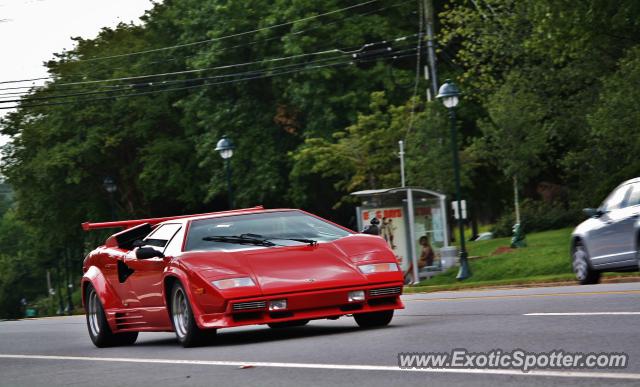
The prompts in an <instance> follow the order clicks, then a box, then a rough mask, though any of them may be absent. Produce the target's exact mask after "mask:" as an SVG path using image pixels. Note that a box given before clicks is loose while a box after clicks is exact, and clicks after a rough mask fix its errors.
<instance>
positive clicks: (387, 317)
mask: <svg viewBox="0 0 640 387" xmlns="http://www.w3.org/2000/svg"><path fill="white" fill-rule="evenodd" d="M393 312H395V311H394V310H385V311H382V312H370V313H358V314H354V315H353V318H354V319H355V320H356V323H357V324H358V325H359V326H360V327H361V328H375V327H383V326H386V325H389V323H390V322H391V320H392V319H393Z"/></svg>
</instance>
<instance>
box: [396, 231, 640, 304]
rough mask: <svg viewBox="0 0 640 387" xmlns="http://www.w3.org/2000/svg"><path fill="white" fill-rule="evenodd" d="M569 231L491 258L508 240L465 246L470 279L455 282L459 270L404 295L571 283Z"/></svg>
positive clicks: (536, 237)
mask: <svg viewBox="0 0 640 387" xmlns="http://www.w3.org/2000/svg"><path fill="white" fill-rule="evenodd" d="M571 230H572V229H570V228H565V229H560V230H552V231H544V232H539V233H531V234H528V235H527V245H528V246H527V247H525V248H521V249H514V250H513V251H509V252H505V253H502V254H497V255H494V252H495V251H496V250H497V249H498V248H500V247H508V246H509V244H510V243H511V238H497V239H492V240H487V241H478V242H468V243H467V250H468V252H469V256H471V257H474V258H472V259H471V260H470V261H469V264H470V266H471V271H472V273H473V275H472V276H471V278H468V279H466V280H464V281H458V280H457V279H456V274H457V273H458V268H457V267H454V268H452V269H450V270H448V271H447V272H445V273H443V274H441V275H438V276H435V277H433V278H431V279H427V280H424V281H422V282H421V283H420V284H419V285H416V286H407V287H406V288H405V293H413V292H430V291H440V290H456V289H464V288H474V287H484V286H499V285H520V284H535V283H545V282H562V281H573V280H574V277H573V273H572V272H571V261H570V258H569V241H570V235H571ZM629 275H636V276H637V275H638V273H637V272H636V273H611V274H606V275H605V276H606V277H611V276H629Z"/></svg>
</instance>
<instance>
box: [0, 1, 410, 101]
mask: <svg viewBox="0 0 640 387" xmlns="http://www.w3.org/2000/svg"><path fill="white" fill-rule="evenodd" d="M375 1H379V0H375ZM375 1H370V2H375ZM412 1H413V0H406V1H401V2H398V3H396V4H393V5H390V6H386V7H381V8H378V9H375V10H372V11H367V12H364V13H359V14H356V15H346V16H343V17H342V18H340V19H338V20H334V21H331V22H328V23H323V24H321V25H318V26H315V27H311V28H307V29H304V30H300V31H295V32H291V33H289V34H284V35H278V36H273V37H270V38H264V39H257V40H253V41H250V42H248V43H244V44H239V45H235V46H231V47H223V48H220V49H218V50H216V51H214V52H213V53H216V54H218V53H222V52H226V51H228V50H232V49H235V48H242V47H247V46H251V45H254V44H257V43H264V42H268V41H271V40H278V39H282V38H283V37H284V36H286V35H300V34H303V33H306V32H309V31H313V30H316V29H319V28H323V27H326V26H328V25H331V24H335V23H338V22H341V21H343V20H346V19H352V18H354V17H363V16H367V15H371V14H375V13H378V12H381V11H385V10H388V9H391V8H396V7H399V6H402V5H404V4H407V3H410V2H412ZM367 3H369V2H367ZM364 4H365V3H362V5H364ZM354 7H355V6H354ZM338 11H340V10H337V11H335V12H338ZM295 22H297V21H293V22H291V23H295ZM195 56H197V54H196V55H189V56H185V57H182V58H169V59H167V60H160V61H154V62H150V63H148V64H157V63H166V62H172V61H177V60H186V59H189V58H193V57H195ZM81 61H82V60H76V61H72V62H70V63H77V62H81ZM126 68H128V67H114V68H111V69H112V70H119V69H126ZM67 76H68V75H67ZM78 76H82V77H86V76H87V74H82V75H78ZM48 79H51V77H50V76H49V77H39V78H29V79H20V80H10V81H2V82H0V84H7V83H22V82H30V81H40V80H48ZM34 87H37V88H41V87H45V85H30V86H20V87H13V88H0V90H15V89H30V88H34Z"/></svg>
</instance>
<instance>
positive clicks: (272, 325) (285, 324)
mask: <svg viewBox="0 0 640 387" xmlns="http://www.w3.org/2000/svg"><path fill="white" fill-rule="evenodd" d="M307 324H309V320H295V321H283V322H277V323H269V324H267V325H268V326H269V328H273V329H279V328H292V327H301V326H305V325H307Z"/></svg>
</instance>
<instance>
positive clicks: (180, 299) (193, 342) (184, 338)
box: [170, 282, 216, 348]
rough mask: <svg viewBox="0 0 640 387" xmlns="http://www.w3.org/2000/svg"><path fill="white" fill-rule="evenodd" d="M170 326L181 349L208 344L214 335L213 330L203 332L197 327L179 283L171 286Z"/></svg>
mask: <svg viewBox="0 0 640 387" xmlns="http://www.w3.org/2000/svg"><path fill="white" fill-rule="evenodd" d="M170 309H171V324H172V325H173V330H174V331H175V332H176V338H177V339H178V342H179V343H180V344H182V346H183V347H185V348H189V347H196V346H199V345H203V344H206V343H208V342H209V341H211V340H212V339H213V337H214V336H215V334H216V330H215V329H208V330H203V329H200V327H198V324H197V323H196V319H195V318H194V317H193V312H192V310H191V304H190V302H189V298H188V297H187V293H186V292H185V291H184V287H182V284H181V283H180V282H176V283H174V284H173V288H172V289H171V304H170Z"/></svg>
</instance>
